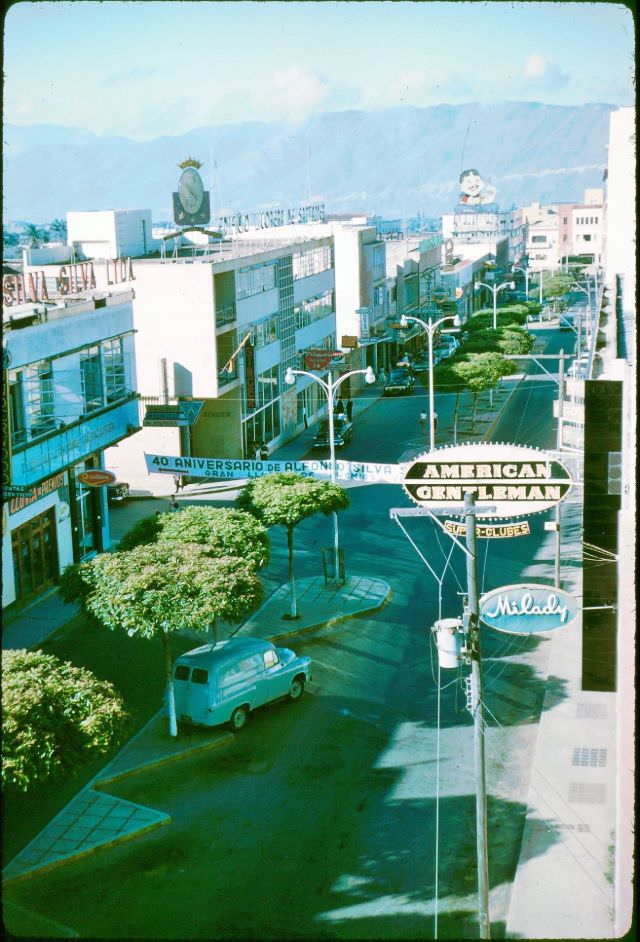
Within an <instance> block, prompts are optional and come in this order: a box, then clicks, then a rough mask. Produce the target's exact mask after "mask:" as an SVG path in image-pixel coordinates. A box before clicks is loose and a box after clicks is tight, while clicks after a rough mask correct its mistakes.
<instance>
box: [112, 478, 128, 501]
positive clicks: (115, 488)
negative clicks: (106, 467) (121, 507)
mask: <svg viewBox="0 0 640 942" xmlns="http://www.w3.org/2000/svg"><path fill="white" fill-rule="evenodd" d="M128 496H129V485H128V484H126V483H125V482H124V481H115V482H114V483H113V484H107V501H108V503H110V504H121V503H122V502H123V501H125V500H126V499H127V497H128Z"/></svg>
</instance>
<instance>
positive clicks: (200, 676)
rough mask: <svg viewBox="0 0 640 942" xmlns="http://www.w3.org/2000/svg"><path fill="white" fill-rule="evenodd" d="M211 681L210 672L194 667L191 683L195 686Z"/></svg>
mask: <svg viewBox="0 0 640 942" xmlns="http://www.w3.org/2000/svg"><path fill="white" fill-rule="evenodd" d="M208 680H209V672H208V671H205V670H203V669H202V668H201V667H194V668H193V673H192V674H191V682H192V683H194V684H206V683H207V681H208Z"/></svg>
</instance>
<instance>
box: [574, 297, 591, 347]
mask: <svg viewBox="0 0 640 942" xmlns="http://www.w3.org/2000/svg"><path fill="white" fill-rule="evenodd" d="M571 291H582V293H583V294H586V296H587V329H586V331H585V335H586V342H587V344H588V343H589V334H590V333H591V332H592V327H593V325H592V323H591V292H590V291H589V283H588V282H587V287H586V288H583V287H582V286H581V285H576V284H573V285H571ZM577 334H578V358H579V357H580V352H581V347H582V324H581V320H580V316H578V330H577Z"/></svg>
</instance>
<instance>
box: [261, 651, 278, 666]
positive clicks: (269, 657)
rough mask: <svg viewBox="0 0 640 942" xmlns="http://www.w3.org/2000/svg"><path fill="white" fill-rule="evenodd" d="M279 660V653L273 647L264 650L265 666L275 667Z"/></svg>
mask: <svg viewBox="0 0 640 942" xmlns="http://www.w3.org/2000/svg"><path fill="white" fill-rule="evenodd" d="M278 660H279V658H278V655H277V654H276V652H275V651H274V650H273V648H269V650H268V651H265V652H264V666H265V667H273V665H274V664H277V663H278Z"/></svg>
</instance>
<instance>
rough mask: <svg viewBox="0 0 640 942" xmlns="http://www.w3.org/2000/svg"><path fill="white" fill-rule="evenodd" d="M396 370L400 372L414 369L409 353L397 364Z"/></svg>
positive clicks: (404, 354) (403, 355)
mask: <svg viewBox="0 0 640 942" xmlns="http://www.w3.org/2000/svg"><path fill="white" fill-rule="evenodd" d="M396 369H398V370H409V372H411V370H412V369H413V362H412V360H411V357H410V356H409V354H408V353H403V354H402V356H401V357H400V359H399V360H398V362H397V363H396Z"/></svg>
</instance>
